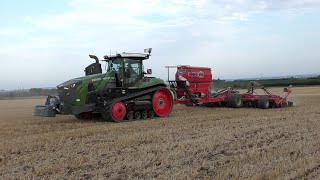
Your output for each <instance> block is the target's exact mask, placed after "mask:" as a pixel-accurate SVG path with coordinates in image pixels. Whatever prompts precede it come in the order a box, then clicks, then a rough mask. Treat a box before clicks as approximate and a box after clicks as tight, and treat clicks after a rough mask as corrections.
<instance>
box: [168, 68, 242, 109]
mask: <svg viewBox="0 0 320 180" xmlns="http://www.w3.org/2000/svg"><path fill="white" fill-rule="evenodd" d="M166 68H168V82H169V84H170V88H171V89H172V91H173V92H174V96H175V104H185V105H200V104H205V105H224V106H225V105H228V106H230V107H235V108H238V107H241V106H242V100H241V95H240V94H239V93H238V92H237V91H233V90H232V89H231V88H227V89H223V90H221V91H218V92H212V91H211V88H210V85H211V82H212V74H211V68H207V67H192V66H167V67H166ZM170 68H177V72H176V74H175V80H174V81H172V80H169V74H170V73H169V69H170Z"/></svg>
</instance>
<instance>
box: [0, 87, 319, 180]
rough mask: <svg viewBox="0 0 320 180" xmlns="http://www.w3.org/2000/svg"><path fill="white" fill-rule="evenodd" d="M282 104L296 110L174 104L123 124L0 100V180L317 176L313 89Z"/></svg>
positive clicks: (316, 95) (316, 101)
mask: <svg viewBox="0 0 320 180" xmlns="http://www.w3.org/2000/svg"><path fill="white" fill-rule="evenodd" d="M275 91H278V92H280V89H275ZM280 94H281V93H280ZM289 99H290V100H292V101H294V102H295V104H296V106H295V107H291V108H283V109H268V110H262V109H254V108H241V109H230V108H208V107H185V106H178V105H177V106H175V107H174V109H173V111H172V114H171V115H170V117H168V118H158V119H155V120H142V121H133V122H125V123H108V122H102V121H81V120H77V119H76V118H74V117H72V116H58V117H56V118H54V119H52V118H40V117H33V116H32V111H33V106H34V105H36V104H43V102H44V99H28V100H1V101H0V179H16V178H17V179H22V178H23V179H47V178H51V179H64V178H66V179H240V178H241V179H243V178H248V179H305V178H307V179H319V178H320V87H304V88H302V87H300V88H295V89H294V92H293V94H292V96H291V97H290V98H289Z"/></svg>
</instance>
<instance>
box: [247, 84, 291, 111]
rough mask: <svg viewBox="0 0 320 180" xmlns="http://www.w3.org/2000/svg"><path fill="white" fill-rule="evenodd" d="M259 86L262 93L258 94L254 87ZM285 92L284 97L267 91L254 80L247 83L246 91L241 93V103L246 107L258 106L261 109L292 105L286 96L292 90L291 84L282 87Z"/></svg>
mask: <svg viewBox="0 0 320 180" xmlns="http://www.w3.org/2000/svg"><path fill="white" fill-rule="evenodd" d="M257 88H260V89H262V90H263V91H264V94H258V93H256V92H255V89H257ZM284 92H285V93H286V94H285V96H284V97H281V96H278V95H275V94H273V93H271V92H270V91H268V90H267V89H266V88H265V87H263V86H262V85H261V84H259V83H258V82H256V81H251V82H250V83H249V87H248V92H246V93H244V94H242V101H243V105H244V106H246V107H258V108H262V109H267V108H281V107H284V106H293V102H291V101H287V97H288V96H289V95H290V93H291V92H292V86H289V87H288V88H284Z"/></svg>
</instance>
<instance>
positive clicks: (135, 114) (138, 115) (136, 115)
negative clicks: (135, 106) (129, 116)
mask: <svg viewBox="0 0 320 180" xmlns="http://www.w3.org/2000/svg"><path fill="white" fill-rule="evenodd" d="M134 118H135V119H137V120H139V119H141V113H140V111H136V112H134Z"/></svg>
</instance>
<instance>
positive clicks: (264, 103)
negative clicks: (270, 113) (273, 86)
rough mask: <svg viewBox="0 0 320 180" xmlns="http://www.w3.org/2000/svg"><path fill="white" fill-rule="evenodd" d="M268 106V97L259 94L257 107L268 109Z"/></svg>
mask: <svg viewBox="0 0 320 180" xmlns="http://www.w3.org/2000/svg"><path fill="white" fill-rule="evenodd" d="M269 106H270V103H269V99H268V97H267V96H261V97H260V98H259V100H258V108H261V109H268V108H269Z"/></svg>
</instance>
